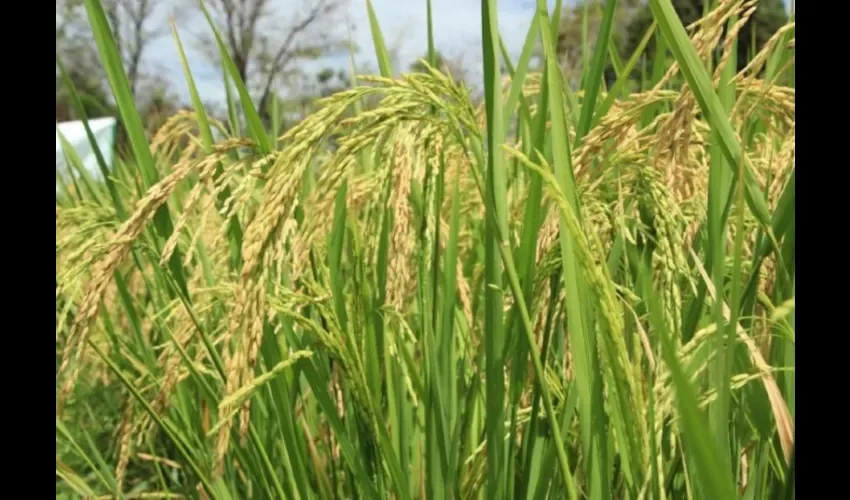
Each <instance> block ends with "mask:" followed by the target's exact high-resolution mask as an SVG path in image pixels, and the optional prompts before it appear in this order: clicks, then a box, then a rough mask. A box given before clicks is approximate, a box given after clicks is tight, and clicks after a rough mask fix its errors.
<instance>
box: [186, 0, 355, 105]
mask: <svg viewBox="0 0 850 500" xmlns="http://www.w3.org/2000/svg"><path fill="white" fill-rule="evenodd" d="M346 3H347V0H302V3H301V8H300V9H299V8H291V7H290V6H289V5H287V7H286V8H285V9H280V10H285V11H286V12H287V13H288V15H282V14H280V13H279V12H278V11H277V9H275V5H274V4H275V2H273V1H271V0H206V2H205V4H206V6H207V9H208V12H209V13H210V16H211V18H212V20H213V23H214V24H215V25H216V29H218V30H219V32H220V33H221V35H222V38H223V40H224V43H225V45H226V46H227V50H228V51H229V53H230V57H231V58H232V59H233V63H234V65H235V66H236V70H237V72H238V73H239V76H240V78H242V81H243V82H245V84H246V85H248V86H249V88H251V89H252V90H253V91H255V92H258V95H259V100H258V107H259V110H260V112H261V113H266V112H267V109H266V108H267V107H268V103H269V99H270V97H271V95H272V93H273V91H274V88H273V87H274V85H275V84H276V83H280V81H281V80H282V79H284V78H286V77H287V76H291V74H292V73H293V72H297V71H295V70H294V69H293V67H294V66H295V63H296V62H298V61H303V60H311V59H317V58H319V57H322V56H324V55H328V54H329V53H332V52H334V51H336V50H346V49H348V44H347V42H348V40H347V36H346V30H344V29H340V26H339V23H341V22H345V18H344V16H343V14H344V10H345V9H344V6H345V5H346ZM199 36H200V42H201V50H203V51H204V52H205V53H206V54H207V55H208V56H209V57H210V58H211V59H213V60H214V61H216V62H218V63H220V55H219V52H218V48H217V46H216V44H215V42H214V40H213V37H212V35H211V34H206V33H205V34H201V35H199Z"/></svg>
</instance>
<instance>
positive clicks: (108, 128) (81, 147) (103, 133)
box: [56, 117, 118, 179]
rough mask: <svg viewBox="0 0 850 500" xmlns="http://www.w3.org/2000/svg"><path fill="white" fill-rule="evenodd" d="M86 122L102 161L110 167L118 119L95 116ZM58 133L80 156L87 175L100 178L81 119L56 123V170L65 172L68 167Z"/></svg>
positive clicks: (95, 159)
mask: <svg viewBox="0 0 850 500" xmlns="http://www.w3.org/2000/svg"><path fill="white" fill-rule="evenodd" d="M88 122H89V128H91V131H92V134H93V135H94V139H95V142H96V143H97V147H98V149H100V154H102V155H103V161H104V162H105V163H106V167H107V168H109V169H111V168H112V159H113V145H114V143H115V129H116V125H117V124H118V121H117V120H116V119H115V118H114V117H107V118H96V119H94V120H89V121H88ZM60 133H61V134H62V137H64V138H65V140H66V141H68V143H69V144H70V145H71V146H72V147H73V148H74V151H75V152H76V153H77V156H79V157H80V161H81V162H82V164H83V167H84V168H85V169H86V171H87V172H88V173H89V175H91V176H92V177H93V178H95V179H101V178H102V177H103V176H102V175H101V173H100V167H99V166H98V165H97V155H95V153H94V149H93V148H92V146H91V143H90V142H89V137H88V135H87V134H86V128H85V126H84V125H83V122H82V121H81V120H75V121H70V122H62V123H57V124H56V170H57V171H59V172H62V173H65V172H67V171H68V169H69V167H70V165H68V164H67V162H66V160H65V153H64V150H63V149H62V142H61V141H60V140H59V134H60ZM74 174H75V176H76V175H78V174H77V173H76V172H75V173H74Z"/></svg>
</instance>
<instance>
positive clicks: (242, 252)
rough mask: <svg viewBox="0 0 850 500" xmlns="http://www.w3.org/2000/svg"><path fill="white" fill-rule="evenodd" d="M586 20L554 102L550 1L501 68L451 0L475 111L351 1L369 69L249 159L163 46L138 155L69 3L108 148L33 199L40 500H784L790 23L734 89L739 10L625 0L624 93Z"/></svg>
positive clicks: (492, 31) (242, 101)
mask: <svg viewBox="0 0 850 500" xmlns="http://www.w3.org/2000/svg"><path fill="white" fill-rule="evenodd" d="M616 3H617V2H615V1H609V2H606V3H605V5H604V16H603V21H602V23H601V28H600V36H599V37H598V39H599V40H600V42H599V43H597V44H596V46H595V47H594V48H593V53H592V54H590V55H589V57H588V60H589V61H590V65H589V67H587V68H586V69H585V71H586V74H585V75H584V77H583V78H582V79H581V81H582V82H583V84H582V87H581V88H579V89H574V88H571V87H570V86H569V85H567V82H566V80H565V79H564V77H563V73H562V72H561V71H560V68H559V66H558V62H557V59H556V54H555V52H554V50H555V42H556V40H555V37H556V33H555V30H556V27H557V20H558V19H559V15H560V14H559V13H560V8H561V7H560V2H557V4H556V6H555V10H554V12H550V10H549V9H548V8H547V5H546V1H545V0H537V9H536V11H535V13H534V18H533V19H532V22H531V25H530V28H529V32H528V37H527V43H526V46H525V47H524V50H523V52H522V55H521V57H520V58H519V59H518V60H517V61H511V60H510V59H509V58H508V54H507V51H506V50H505V49H504V43H503V40H502V38H501V36H500V34H499V31H498V28H497V27H498V19H497V9H496V0H482V2H481V25H482V35H483V36H482V40H483V42H482V43H483V45H482V49H483V55H484V61H483V69H484V81H483V86H484V90H485V92H484V95H485V99H484V102H483V103H482V104H481V105H476V104H474V102H473V100H472V99H471V98H470V93H469V90H468V89H467V88H465V87H464V86H463V85H461V84H459V83H457V82H456V81H455V80H453V79H452V78H451V77H450V76H449V75H447V74H444V73H441V72H439V71H437V70H435V69H433V65H429V64H428V62H429V61H425V65H424V67H425V68H426V71H425V72H423V73H412V74H403V75H401V76H393V75H394V73H393V68H392V67H391V64H390V60H389V57H388V55H387V54H388V51H387V49H386V47H385V46H384V42H383V36H382V34H381V30H380V26H379V25H378V23H377V19H376V16H375V15H374V12H373V10H372V6H371V3H370V2H369V0H367V1H366V2H365V8H367V9H368V10H369V14H370V20H371V26H370V27H371V30H372V35H373V36H372V38H373V40H374V45H375V46H374V50H375V52H376V54H377V55H378V58H379V62H380V72H381V74H380V75H371V76H367V75H361V76H360V77H359V78H358V81H357V83H356V85H354V86H352V87H351V88H350V89H347V90H344V91H341V92H339V93H336V94H334V95H331V96H329V97H327V98H324V99H323V100H322V101H321V102H320V103H319V109H318V110H317V111H316V112H314V113H313V114H311V115H309V116H307V117H306V118H305V119H304V120H303V121H301V122H299V123H298V124H297V125H295V126H293V127H292V128H290V129H288V130H286V131H285V132H284V133H283V135H282V136H280V137H274V136H273V135H271V134H270V133H269V132H268V130H267V129H266V128H265V125H264V123H263V121H262V120H261V119H260V116H259V114H258V112H257V109H256V108H255V107H254V104H253V103H252V101H251V98H250V96H249V94H248V92H247V89H246V87H245V84H244V82H242V81H241V80H240V78H239V76H238V73H237V72H236V71H235V66H234V65H233V63H232V61H231V60H230V59H229V56H228V54H227V52H226V51H225V50H224V45H223V43H221V39H220V38H219V45H220V46H221V48H222V51H221V55H222V60H223V61H224V68H225V71H226V74H227V77H228V81H230V82H232V84H233V85H234V86H235V88H236V89H237V97H236V98H235V99H234V101H237V100H238V101H239V106H238V108H239V110H238V113H239V114H240V115H241V116H240V119H241V120H243V121H244V123H245V127H244V130H240V128H239V127H234V126H233V124H232V123H219V122H217V121H216V120H215V119H214V118H213V117H212V116H210V115H209V114H208V113H207V112H206V111H205V109H204V107H203V105H202V104H201V97H202V96H200V95H198V92H197V90H196V87H195V83H194V79H193V77H192V74H191V73H190V71H189V69H188V68H189V66H188V61H186V57H185V55H184V52H183V48H182V43H181V41H180V39H179V37H178V35H177V32H176V31H174V38H175V44H176V46H177V47H178V49H179V51H180V53H181V56H182V61H183V66H184V69H185V76H186V83H187V85H188V88H189V90H190V94H191V96H192V101H193V104H194V106H193V109H194V110H193V112H182V113H179V114H177V115H175V116H174V117H172V118H171V119H170V120H169V121H168V122H167V123H166V124H165V125H164V126H163V127H162V128H161V129H160V130H159V131H158V132H157V134H156V135H155V136H153V137H148V136H146V134H145V132H144V129H143V127H142V123H141V120H140V118H139V114H138V112H137V110H136V109H135V107H134V104H133V100H132V97H131V94H130V90H129V86H128V84H127V78H126V76H125V73H124V70H123V68H122V67H121V63H120V59H119V58H118V56H117V49H116V46H115V44H114V42H113V41H112V39H111V36H110V29H109V26H108V22H107V18H106V16H105V14H104V10H103V6H102V5H101V3H100V0H85V7H86V11H87V13H88V16H89V19H90V23H91V29H92V31H93V34H94V35H95V38H96V41H97V45H98V50H99V53H100V57H101V60H102V63H103V65H104V68H105V70H106V73H107V75H108V78H109V84H110V87H111V89H112V91H113V93H114V97H115V101H116V103H117V105H118V109H119V110H120V118H121V122H122V124H123V126H124V127H125V129H126V132H127V135H128V137H129V142H130V146H131V147H130V150H131V151H130V153H129V155H128V156H127V157H126V158H125V159H124V161H121V162H118V164H117V166H116V168H114V169H113V170H111V171H108V169H107V168H106V166H105V165H101V167H102V169H103V171H104V172H105V173H107V174H108V175H106V176H105V178H104V180H103V182H94V181H92V180H91V179H90V178H89V177H87V175H86V174H85V171H84V169H82V168H75V169H72V175H70V177H69V178H67V179H63V188H62V190H61V192H60V193H59V194H57V202H56V345H57V383H56V387H57V393H56V394H57V400H56V412H57V413H56V443H57V457H56V476H57V485H56V492H57V498H80V497H84V498H100V497H103V498H128V499H129V498H198V499H224V500H228V499H242V498H270V499H271V498H275V499H277V498H294V499H313V498H316V499H318V498H370V499H378V498H394V499H426V498H427V499H429V500H430V499H444V498H445V499H448V498H464V499H466V498H480V499H484V498H487V499H496V498H521V499H529V500H531V499H543V498H552V499H555V498H558V499H560V498H569V499H578V498H588V499H592V500H607V499H639V498H651V499H675V498H689V499H690V498H694V499H702V498H711V499H721V498H741V499H762V498H778V497H780V496H781V497H782V498H793V496H794V493H793V492H794V413H795V398H794V393H795V392H794V377H795V376H794V365H795V362H794V335H795V328H794V297H795V286H794V281H795V267H794V256H795V238H794V224H795V213H794V202H795V194H794V192H795V191H794V179H795V177H794V173H795V166H794V165H795V154H794V150H795V147H794V144H795V138H794V137H795V118H794V114H795V113H794V106H795V104H794V100H795V97H794V96H795V91H794V87H793V64H794V41H795V38H794V22H793V16H792V21H791V22H790V23H789V24H788V25H787V26H785V27H784V28H783V29H781V30H780V31H779V32H777V33H776V35H775V36H774V37H773V38H772V39H771V40H770V41H769V42H768V43H767V44H766V45H765V47H764V48H763V49H762V50H761V52H759V53H758V54H755V55H754V57H753V58H752V59H751V61H750V62H749V63H748V65H747V66H746V68H745V69H744V70H743V71H740V72H736V63H735V57H736V47H735V44H736V40H737V31H738V30H739V29H740V27H741V26H742V25H743V23H744V22H745V21H746V19H747V18H748V17H749V16H751V15H752V13H753V10H754V6H755V4H756V0H722V1H719V2H715V4H714V6H713V8H712V9H710V11H709V12H708V13H707V15H706V16H705V17H704V18H703V19H702V20H701V21H700V22H699V23H697V24H696V25H694V26H689V27H685V26H683V25H682V23H681V22H680V21H679V19H678V18H677V17H676V14H675V12H674V11H673V9H672V5H671V3H670V0H650V5H651V8H652V12H653V14H654V18H655V23H654V24H653V25H652V27H651V28H650V30H649V32H647V33H646V37H645V38H644V41H647V40H649V39H650V38H651V37H657V39H658V41H659V45H662V46H664V47H667V48H669V50H670V52H671V53H672V54H673V56H674V59H675V62H674V63H673V64H672V65H667V66H663V67H660V66H658V64H665V61H666V60H665V59H664V58H663V57H659V58H657V60H656V61H655V63H656V67H654V68H653V71H652V75H651V76H649V77H648V78H645V79H644V80H643V81H642V82H641V85H640V88H639V89H638V90H637V91H634V92H629V91H628V86H627V85H626V84H627V80H628V78H629V75H630V74H631V73H632V71H631V69H632V68H634V67H635V64H636V62H637V61H638V59H639V58H640V54H639V53H637V54H635V55H634V56H633V57H632V58H631V59H630V60H629V61H625V62H620V64H622V65H623V66H622V67H620V68H619V71H618V75H619V78H618V80H617V82H616V84H615V85H614V86H612V88H610V89H607V88H605V86H604V84H603V78H602V76H603V75H602V72H603V68H604V66H605V65H606V64H607V62H608V58H609V55H610V51H609V49H610V47H609V46H608V39H609V38H610V37H609V36H608V35H609V34H610V30H611V26H612V21H613V15H614V11H615V8H616ZM428 12H429V59H430V60H431V61H430V62H431V63H433V62H434V57H435V53H434V44H433V35H432V34H431V29H430V28H431V24H432V23H431V19H430V3H429V10H428ZM210 29H211V30H213V31H214V28H213V27H212V24H211V27H210ZM216 36H218V34H217V33H216ZM644 45H645V44H644ZM538 46H539V47H541V48H542V55H543V57H542V64H541V65H540V67H539V68H535V67H533V66H532V64H531V61H532V53H533V52H534V49H535V47H538ZM718 51H719V54H721V55H720V57H719V60H718V59H716V58H715V55H716V54H717V53H718ZM71 90H72V91H73V89H71ZM366 103H370V105H369V106H366V105H365V104H366ZM232 104H234V105H233V106H232V107H231V116H233V115H235V114H236V113H237V106H235V102H234V103H232ZM214 131H215V133H214ZM214 137H221V138H222V139H220V140H214ZM95 147H96V146H95ZM71 156H72V155H69V158H70V159H71V163H72V164H74V161H73V158H72V157H71ZM77 167H79V166H78V165H77ZM58 177H59V176H58V175H57V178H58Z"/></svg>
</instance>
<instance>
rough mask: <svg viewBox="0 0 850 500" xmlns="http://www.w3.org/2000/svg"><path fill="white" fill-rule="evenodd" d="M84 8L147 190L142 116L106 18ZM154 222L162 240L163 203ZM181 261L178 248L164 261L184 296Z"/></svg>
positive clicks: (165, 227) (165, 233) (151, 174)
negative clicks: (166, 261) (137, 108)
mask: <svg viewBox="0 0 850 500" xmlns="http://www.w3.org/2000/svg"><path fill="white" fill-rule="evenodd" d="M85 7H86V12H87V13H88V17H89V22H90V23H91V27H92V32H93V34H94V38H95V41H96V43H97V48H98V52H99V53H100V57H101V60H102V61H103V66H104V69H105V70H106V75H107V78H108V80H109V85H110V86H111V87H112V92H113V94H114V96H115V101H116V102H117V104H118V110H119V112H120V114H121V122H122V123H123V124H124V128H125V129H126V131H127V135H128V136H129V138H130V143H131V145H132V149H133V154H134V156H135V159H136V162H137V164H138V166H139V168H140V170H141V174H142V179H143V180H144V183H145V187H146V188H148V189H149V188H151V187H153V185H154V184H156V182H157V181H158V180H159V174H158V173H157V169H156V165H155V163H154V158H153V154H152V153H151V150H150V146H149V145H148V141H147V138H146V137H145V130H144V126H143V125H142V119H141V117H140V116H139V113H138V111H137V110H136V106H135V103H134V100H133V94H132V92H131V91H130V84H129V82H128V80H127V75H126V74H125V73H124V69H123V66H122V63H121V55H120V53H119V52H118V48H117V47H116V45H115V41H114V40H113V39H112V32H111V30H110V26H109V21H107V19H106V14H105V13H104V11H103V6H102V5H101V2H100V0H85ZM154 225H155V226H156V230H157V233H158V235H159V238H160V239H161V240H162V241H166V240H167V239H168V238H169V237H170V236H171V233H172V232H173V230H174V226H173V223H172V221H171V215H170V214H169V212H168V206H167V205H165V204H164V205H162V206H161V207H159V209H157V211H156V214H155V215H154ZM182 261H183V256H182V255H181V252H180V251H179V249H177V250H175V251H174V253H173V254H172V256H171V259H170V260H169V262H168V267H169V270H170V271H171V273H172V274H173V275H174V278H175V280H176V282H177V285H178V287H179V289H180V290H181V291H182V292H186V295H188V287H187V284H186V278H185V276H184V273H183V266H182Z"/></svg>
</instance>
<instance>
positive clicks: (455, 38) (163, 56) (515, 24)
mask: <svg viewBox="0 0 850 500" xmlns="http://www.w3.org/2000/svg"><path fill="white" fill-rule="evenodd" d="M784 1H785V4H786V6H788V5H789V3H790V0H784ZM272 3H273V5H274V6H275V8H283V7H285V6H289V5H292V4H293V2H291V1H288V0H272ZM535 3H536V0H499V1H498V2H497V4H498V18H499V28H500V30H501V33H502V36H503V38H504V40H505V44H506V45H507V47H508V50H509V52H510V53H511V57H512V58H514V59H516V58H517V57H518V55H519V53H520V51H521V49H522V45H523V42H524V39H525V36H526V33H527V31H528V27H529V24H530V22H531V19H532V16H533V15H534V5H535ZM564 3H565V4H572V3H574V1H573V0H566V1H565V2H564ZM549 4H550V5H553V4H554V1H553V0H549ZM372 5H373V7H374V9H375V14H376V16H377V18H378V23H379V24H380V26H381V30H382V31H383V34H384V38H385V40H386V43H387V44H388V45H395V44H396V42H397V43H398V45H397V46H398V47H399V53H398V56H399V65H400V67H398V68H395V69H396V71H399V70H406V69H407V67H408V66H409V65H410V63H412V62H414V61H416V60H417V59H418V58H420V57H422V56H423V55H424V54H425V53H426V51H427V12H426V3H425V1H424V0H372ZM431 5H432V9H433V11H432V14H433V20H434V38H435V45H436V48H437V49H438V50H442V51H443V52H445V53H446V54H447V56H449V57H455V56H460V57H461V58H462V60H463V61H464V62H465V63H466V64H467V65H468V67H471V68H473V69H474V71H473V72H472V74H471V76H473V77H475V76H477V75H480V66H481V56H480V54H481V0H432V2H431ZM284 12H285V11H284ZM348 16H349V19H350V20H351V22H352V24H353V25H354V27H355V30H354V32H353V33H352V35H353V38H354V41H355V43H356V45H358V46H359V47H360V48H361V50H360V53H359V54H357V55H356V59H355V60H356V64H357V66H358V71H360V72H363V71H366V70H368V71H374V72H377V67H378V66H377V60H376V58H375V55H374V49H373V47H374V46H373V44H372V39H371V33H370V28H369V21H368V16H367V11H366V1H365V0H349V6H348ZM339 29H341V30H344V29H345V28H344V25H340V27H339ZM203 30H207V32H208V25H207V24H206V20H204V19H203V18H200V16H195V17H193V18H191V19H188V20H186V21H185V22H184V25H183V26H182V27H181V28H180V29H179V32H180V37H181V41H182V43H183V45H184V48H185V49H186V50H187V57H188V59H189V62H190V67H191V70H192V75H193V77H194V79H195V83H196V85H197V86H198V92H199V93H200V94H201V99H203V100H204V101H206V102H217V103H221V102H224V96H225V93H224V88H223V84H222V78H221V76H220V75H221V73H220V70H219V69H218V68H216V67H214V66H213V65H211V64H209V63H207V61H206V60H205V58H204V57H203V56H201V55H200V54H198V53H195V52H193V51H192V49H191V48H190V47H191V43H190V41H191V39H192V37H191V33H198V32H201V31H203ZM343 36H345V34H344V32H343ZM146 58H147V59H148V60H150V61H155V62H156V63H157V66H158V68H160V69H161V71H163V72H164V74H163V75H162V76H164V77H166V78H167V79H168V80H169V81H171V82H172V83H173V89H174V91H176V92H177V93H178V95H180V96H181V97H182V98H183V99H184V100H186V101H188V90H187V89H186V83H185V79H184V77H183V70H182V67H181V65H180V60H179V56H178V53H177V50H176V45H175V42H174V39H173V38H172V37H171V36H166V37H163V38H161V39H158V40H156V41H154V43H153V44H151V46H150V48H149V51H148V52H147V54H146ZM327 66H333V67H337V68H344V69H348V68H349V59H348V55H347V54H343V55H341V56H336V57H331V58H326V59H324V60H322V61H315V62H311V63H309V64H306V65H305V69H308V70H309V69H311V68H315V70H319V69H321V68H323V67H327Z"/></svg>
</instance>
